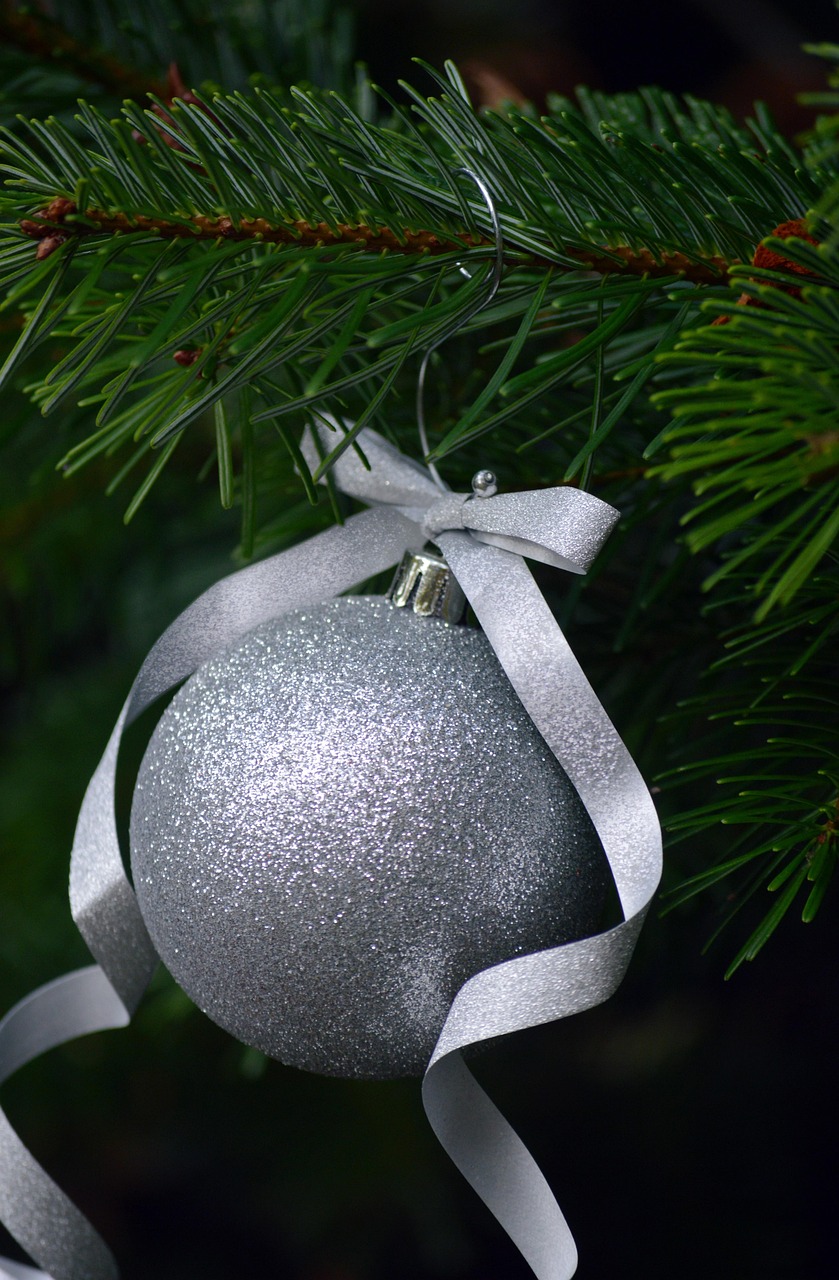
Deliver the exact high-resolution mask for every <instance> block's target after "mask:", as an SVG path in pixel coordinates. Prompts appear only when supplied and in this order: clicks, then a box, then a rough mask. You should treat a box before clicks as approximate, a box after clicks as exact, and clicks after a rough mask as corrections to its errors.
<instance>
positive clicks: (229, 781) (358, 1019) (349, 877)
mask: <svg viewBox="0 0 839 1280" xmlns="http://www.w3.org/2000/svg"><path fill="white" fill-rule="evenodd" d="M131 858H132V868H133V874H134V881H135V886H136V891H137V897H138V900H139V904H140V908H141V911H142V913H143V917H144V919H145V922H146V924H147V927H148V929H149V932H150V933H151V936H152V939H153V941H154V943H155V946H156V947H157V949H158V951H159V953H160V956H161V958H162V959H163V961H164V963H165V964H166V965H167V967H168V968H169V969H170V971H171V972H172V974H173V976H174V977H175V979H176V980H177V981H178V982H179V983H180V984H181V985H182V986H183V988H184V990H185V991H186V992H187V993H188V994H189V995H190V996H191V997H192V998H193V999H194V1000H195V1002H196V1003H197V1004H198V1005H199V1006H200V1007H201V1008H202V1009H203V1010H204V1011H205V1012H206V1013H208V1014H209V1016H210V1017H211V1018H213V1020H214V1021H216V1022H217V1023H219V1024H220V1025H221V1026H222V1027H225V1028H226V1029H227V1030H228V1031H230V1032H232V1034H233V1035H235V1036H236V1037H238V1038H239V1039H240V1040H243V1041H244V1042H245V1043H247V1044H250V1045H253V1046H255V1047H256V1048H258V1049H261V1050H262V1051H264V1052H265V1053H267V1054H269V1055H270V1056H272V1057H275V1058H278V1059H280V1060H281V1061H282V1062H285V1063H287V1064H289V1065H293V1066H298V1067H303V1068H305V1069H307V1070H311V1071H317V1072H320V1073H323V1074H326V1075H338V1076H347V1077H356V1078H387V1077H392V1076H402V1075H420V1074H422V1072H423V1070H424V1069H425V1067H426V1066H427V1064H428V1061H429V1058H430V1056H431V1053H432V1051H433V1049H434V1045H435V1043H436V1041H437V1038H438V1036H439V1033H440V1030H441V1028H442V1026H443V1023H444V1021H445V1019H446V1016H447V1014H448V1011H449V1009H450V1007H451V1003H452V1000H453V998H454V996H455V995H456V993H457V991H458V990H459V989H460V987H461V986H462V985H463V983H464V982H465V981H466V980H467V979H468V978H469V977H471V976H472V975H473V974H475V973H477V972H479V971H481V970H484V969H486V968H487V967H488V966H491V965H494V964H497V963H499V962H501V961H503V960H507V959H510V958H512V957H515V956H519V955H525V954H529V953H532V952H536V951H539V950H541V949H543V948H545V947H550V946H555V945H557V944H559V943H562V942H565V941H568V940H570V939H573V938H579V937H582V936H586V935H588V934H589V933H591V932H592V931H593V930H594V929H595V928H596V926H597V923H598V917H599V914H600V911H601V908H602V904H603V900H604V896H605V888H606V884H607V882H608V870H607V864H606V859H605V856H604V854H603V850H602V846H601V844H600V840H599V838H598V836H597V835H596V833H595V830H594V827H593V825H592V823H591V820H590V819H589V817H588V814H587V813H586V811H585V809H584V807H583V805H582V803H581V801H580V799H579V797H578V795H577V793H576V791H575V790H574V788H573V787H572V785H571V783H570V782H569V780H568V778H567V776H566V775H565V773H564V772H563V770H562V768H561V767H560V765H559V764H558V762H557V761H556V758H555V756H554V755H553V754H552V752H551V751H550V750H549V748H548V747H547V745H546V744H545V742H544V740H543V739H542V738H541V736H540V734H539V733H538V731H537V730H536V728H535V726H534V725H533V722H532V720H531V719H530V717H529V715H528V714H527V712H526V711H525V709H524V707H523V706H522V704H521V702H520V701H519V699H518V697H517V696H516V694H515V692H514V691H513V689H512V686H511V685H510V683H509V681H508V679H507V677H506V675H505V674H504V672H503V670H502V668H501V666H500V664H499V662H498V660H497V658H496V657H495V654H494V652H493V650H492V648H491V647H490V645H489V642H488V641H487V639H486V637H485V636H484V635H483V633H482V632H480V631H477V630H475V629H473V628H470V627H463V626H452V625H450V624H448V623H446V622H444V621H441V620H439V619H436V618H433V617H429V618H422V617H418V616H417V615H416V614H414V613H413V612H411V611H410V610H408V609H396V608H394V607H393V606H392V605H391V604H390V603H389V602H388V601H386V600H385V599H384V598H383V597H358V596H356V597H348V598H342V599H335V600H332V601H329V602H327V603H325V604H321V605H317V606H314V607H311V608H306V609H303V610H299V611H297V612H294V613H290V614H285V615H283V616H282V617H280V618H279V619H276V620H274V621H272V622H269V623H265V624H263V625H262V626H260V627H258V628H256V629H255V630H254V631H252V632H250V633H249V634H248V635H247V636H246V637H245V638H244V640H242V641H241V642H240V643H239V644H238V645H236V646H235V647H233V648H231V649H230V650H229V651H228V652H227V653H225V654H223V655H222V656H220V657H218V658H215V659H213V660H211V661H210V662H208V663H207V664H206V665H205V666H203V667H201V668H200V669H199V670H198V671H197V672H196V674H195V675H194V676H193V677H192V678H191V679H190V680H189V681H188V682H187V683H186V685H184V687H183V688H182V689H181V691H180V692H179V693H178V694H177V696H176V697H175V699H174V700H173V702H172V703H171V705H170V707H169V708H168V710H167V711H166V712H165V713H164V715H163V717H162V718H161V720H160V722H159V724H158V727H157V729H156V730H155V733H154V735H153V737H152V739H151V742H150V744H149V747H148V749H147V752H146V755H145V758H144V760H143V763H142V765H141V768H140V772H139V776H138V781H137V786H136V791H135V796H134V803H133V809H132V814H131Z"/></svg>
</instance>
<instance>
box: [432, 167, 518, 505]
mask: <svg viewBox="0 0 839 1280" xmlns="http://www.w3.org/2000/svg"><path fill="white" fill-rule="evenodd" d="M455 173H463V174H465V175H466V177H467V178H471V179H472V181H473V182H474V184H475V186H476V187H477V188H478V190H479V191H480V193H481V195H482V196H483V198H484V203H485V204H486V207H487V210H488V212H489V216H490V221H491V222H492V234H493V238H494V241H495V261H494V262H493V267H492V271H491V273H490V277H489V290H488V292H487V294H486V296H485V297H483V298H480V299H479V300H478V301H477V302H476V303H475V305H474V306H472V307H470V308H469V310H468V311H466V312H464V313H463V314H462V315H459V316H458V317H457V322H456V323H455V324H454V325H453V326H452V327H451V328H450V329H448V330H447V331H446V332H445V333H444V334H443V335H442V337H440V338H438V339H437V341H436V342H433V343H432V344H431V346H430V347H429V348H428V349H427V351H426V352H425V355H424V356H423V358H422V364H421V365H420V369H419V374H418V376H417V429H418V431H419V438H420V447H421V448H422V452H423V457H425V458H427V456H428V454H429V453H430V452H431V450H430V448H429V445H428V435H427V432H426V428H425V376H426V373H427V372H428V362H429V360H430V359H431V357H432V355H433V354H434V352H435V351H436V350H437V348H438V347H441V346H442V345H443V343H444V342H448V340H449V338H453V337H454V335H455V334H456V333H459V332H460V330H461V329H462V328H463V326H464V325H465V324H468V323H469V321H470V320H471V319H472V318H473V317H474V316H476V315H477V314H478V312H479V311H483V309H484V307H488V306H489V304H490V303H491V302H492V300H493V298H494V297H495V295H496V293H497V292H498V286H499V284H500V283H501V275H502V272H503V270H504V238H503V236H502V234H501V224H500V222H499V221H498V210H497V209H496V207H495V201H494V200H493V198H492V192H491V191H490V189H489V187H488V186H487V184H486V183H485V182H484V180H483V178H481V177H479V175H478V174H477V173H474V172H473V171H472V170H471V169H466V168H462V169H455ZM460 271H461V274H462V275H464V276H466V278H467V279H468V280H471V279H472V276H471V274H470V273H469V272H468V271H467V270H466V268H465V267H464V266H461V267H460ZM426 466H427V467H428V470H429V471H430V472H431V475H432V476H433V477H434V482H435V484H436V485H437V487H438V489H440V490H441V492H443V493H447V492H448V489H449V486H448V485H447V484H446V482H445V481H444V480H443V479H442V477H441V475H440V473H439V471H438V470H437V468H436V467H435V465H434V463H433V462H428V461H426Z"/></svg>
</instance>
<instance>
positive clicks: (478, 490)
mask: <svg viewBox="0 0 839 1280" xmlns="http://www.w3.org/2000/svg"><path fill="white" fill-rule="evenodd" d="M497 492H498V481H497V479H496V477H495V472H494V471H476V472H475V474H474V475H473V477H472V493H473V494H474V495H475V497H476V498H491V497H492V496H493V494H495V493H497Z"/></svg>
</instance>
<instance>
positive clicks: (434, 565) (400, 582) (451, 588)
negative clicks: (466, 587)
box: [387, 551, 466, 622]
mask: <svg viewBox="0 0 839 1280" xmlns="http://www.w3.org/2000/svg"><path fill="white" fill-rule="evenodd" d="M387 598H388V600H390V602H391V604H394V605H395V606H396V608H397V609H405V608H411V609H413V611H414V613H416V614H419V615H420V617H422V618H442V619H443V621H444V622H462V620H463V616H464V614H465V613H466V596H465V595H464V594H463V592H462V591H461V589H460V586H459V584H458V582H457V580H456V579H455V576H454V574H453V573H452V571H451V569H450V568H449V566H448V565H447V563H446V561H445V560H444V559H443V557H442V556H440V555H437V554H436V553H435V552H433V551H406V552H405V554H404V556H403V557H402V562H401V564H400V565H399V568H398V569H397V570H396V573H395V575H394V578H393V582H392V583H391V584H390V590H389V591H388V593H387Z"/></svg>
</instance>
